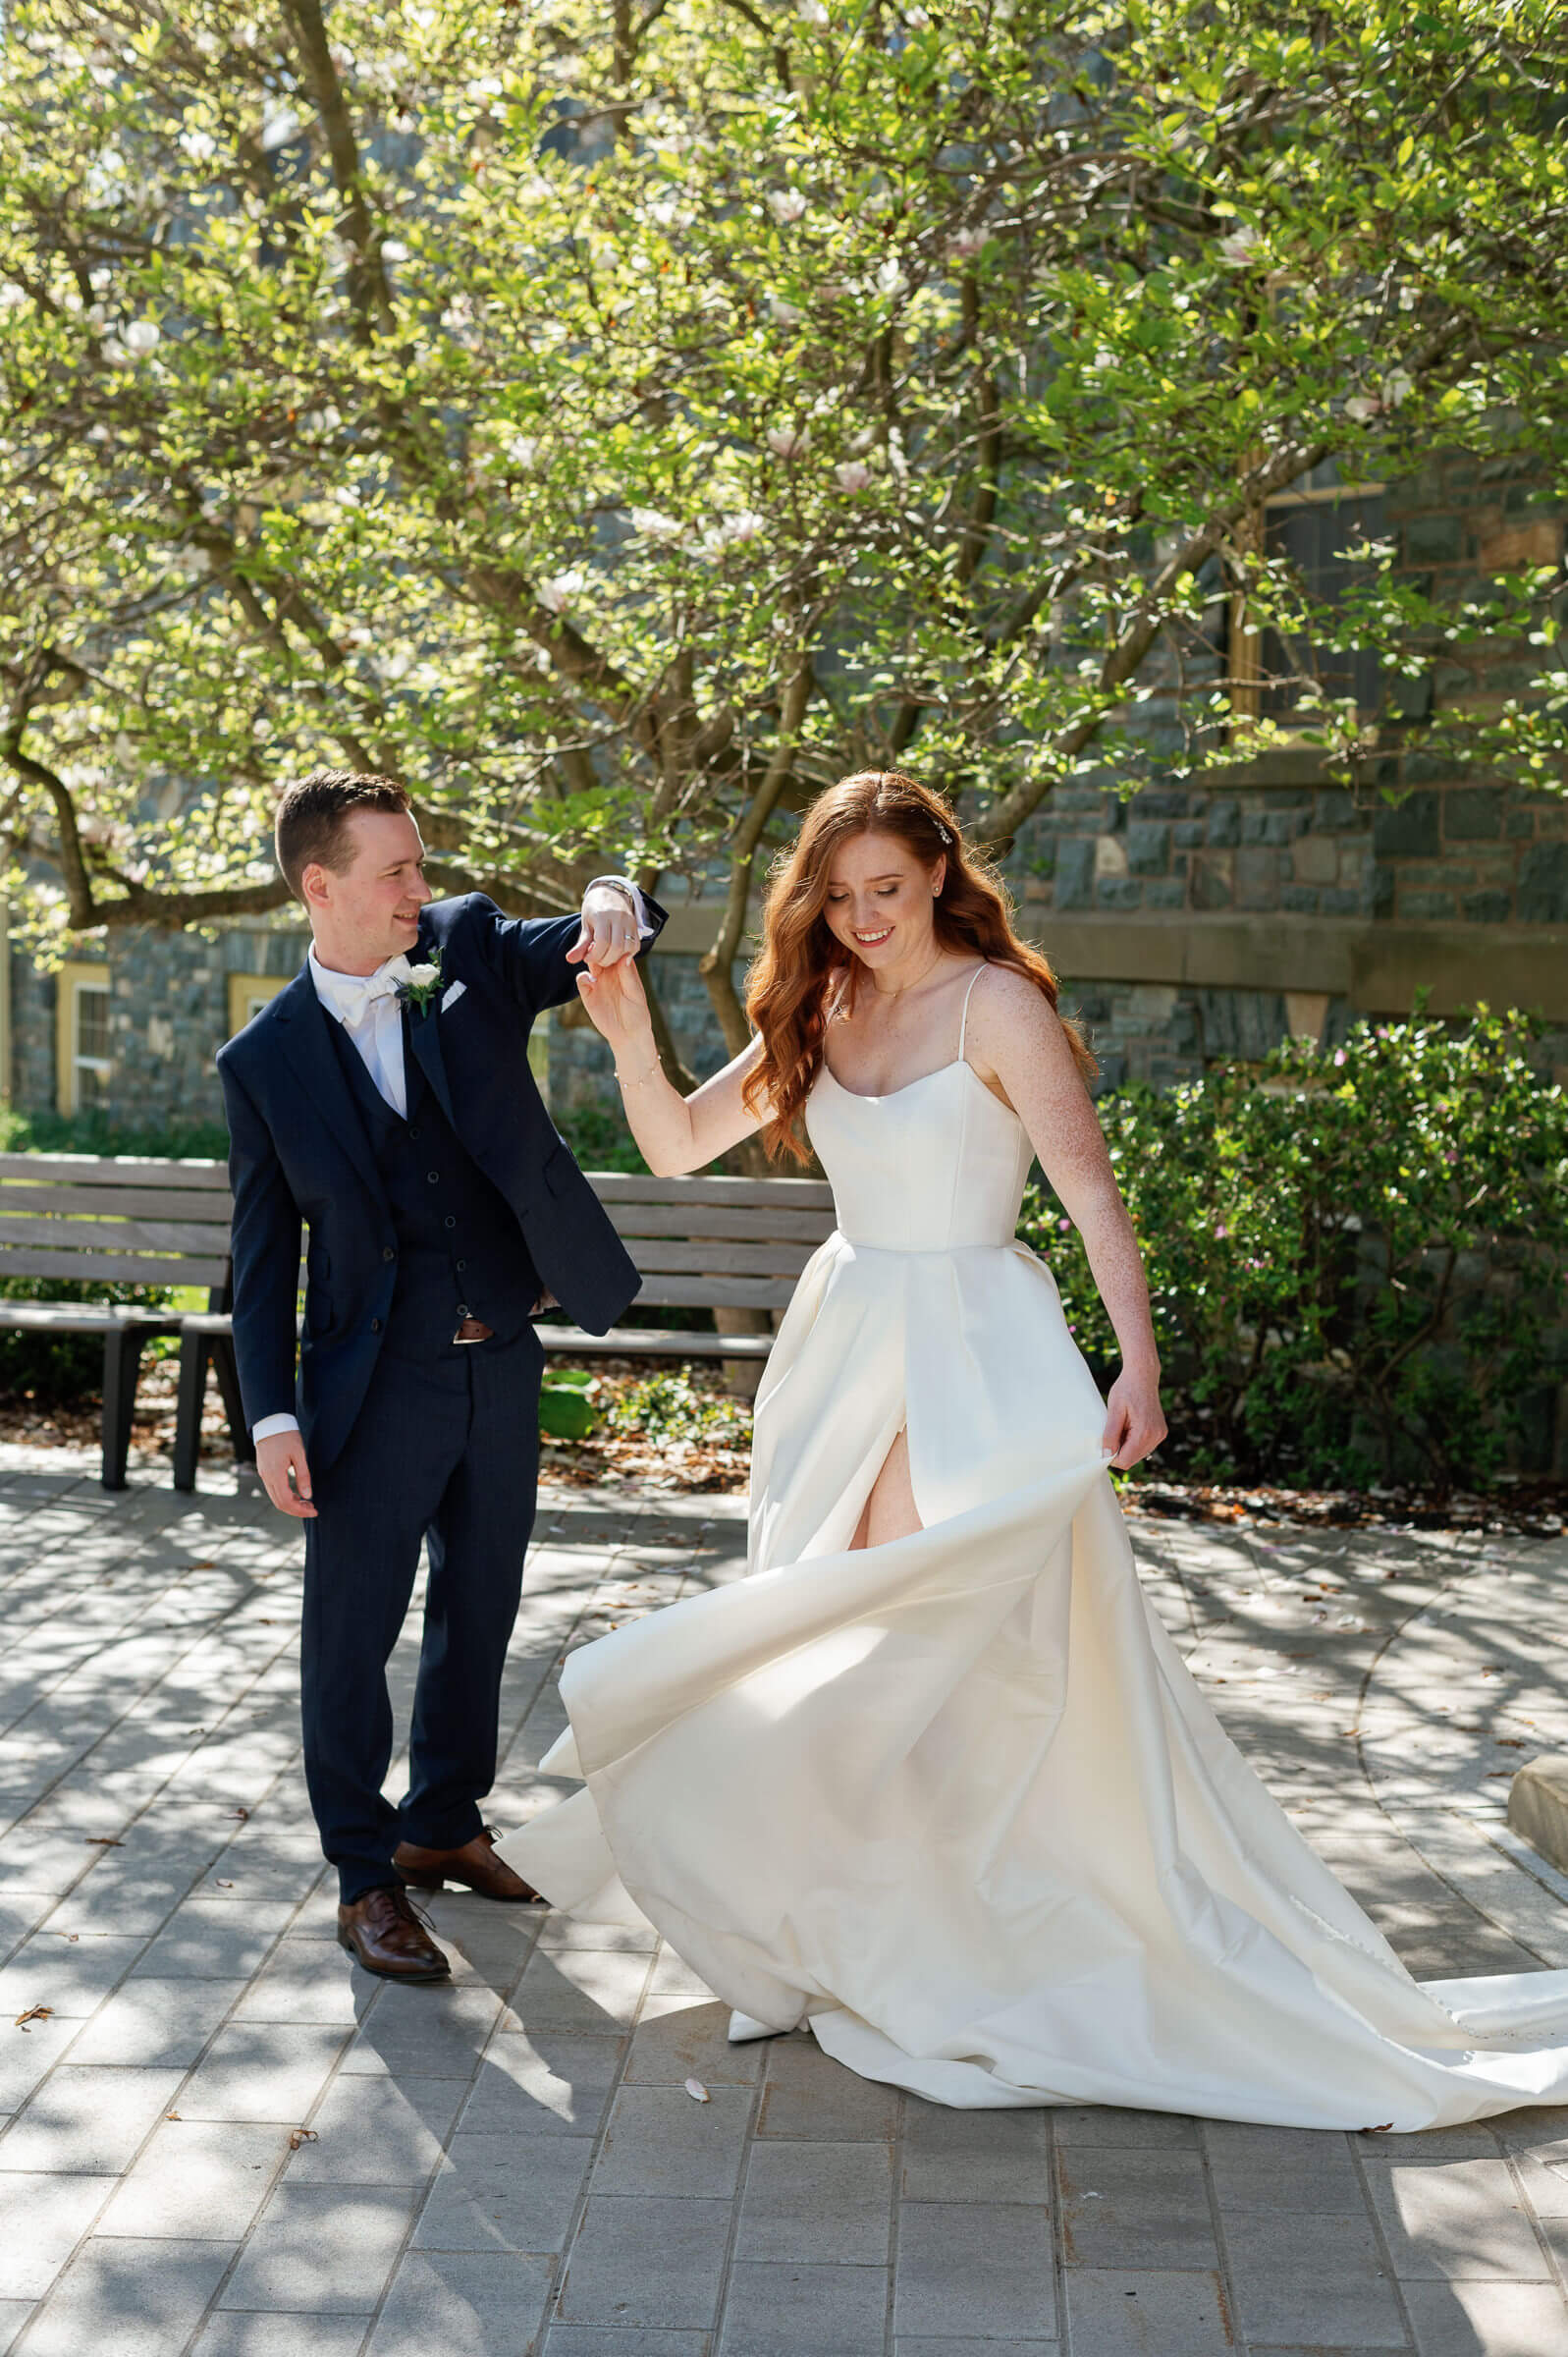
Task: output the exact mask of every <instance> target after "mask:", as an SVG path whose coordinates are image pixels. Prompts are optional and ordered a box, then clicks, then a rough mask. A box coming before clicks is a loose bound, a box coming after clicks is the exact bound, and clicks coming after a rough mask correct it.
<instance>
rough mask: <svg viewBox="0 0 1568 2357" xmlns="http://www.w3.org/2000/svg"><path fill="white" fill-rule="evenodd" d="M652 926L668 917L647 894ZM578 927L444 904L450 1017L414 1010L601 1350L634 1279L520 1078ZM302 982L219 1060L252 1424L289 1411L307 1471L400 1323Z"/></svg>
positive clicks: (486, 906)
mask: <svg viewBox="0 0 1568 2357" xmlns="http://www.w3.org/2000/svg"><path fill="white" fill-rule="evenodd" d="M644 899H645V904H646V906H647V910H648V915H649V918H650V920H651V922H652V923H653V925H654V927H655V929H656V930H657V929H658V928H659V927H660V926H662V925H663V923H664V921H665V919H664V911H663V909H661V908H659V907H658V906H657V905H656V904H655V903H653V902H652V901H648V900H647V899H646V896H644ZM580 931H581V926H580V921H579V919H578V918H577V917H576V916H562V917H549V918H544V919H540V920H535V921H520V920H518V919H516V918H513V917H506V916H503V915H502V913H501V910H500V909H499V908H498V907H497V906H496V904H495V903H494V901H490V900H487V899H486V898H485V896H484V894H483V893H480V892H473V893H469V894H467V895H466V896H465V897H464V898H463V899H461V900H458V901H433V902H431V903H430V904H429V905H428V906H427V907H426V908H425V910H424V911H423V914H422V915H421V917H420V922H419V941H418V946H417V948H415V949H413V950H411V951H410V952H409V953H408V957H409V962H410V964H418V963H419V962H420V961H421V960H422V959H430V958H431V957H433V956H434V955H436V954H437V953H439V955H440V959H441V973H442V990H443V992H445V991H447V990H449V989H450V988H451V986H452V984H453V983H454V982H461V983H463V984H464V985H465V988H464V990H463V992H462V994H461V996H460V998H458V999H457V1000H456V1001H455V1002H454V1003H453V1005H452V1006H451V1007H449V1008H448V1009H447V1010H446V1011H445V1012H444V1013H437V1012H435V1011H434V1010H432V1011H431V1012H430V1013H429V1014H424V1015H421V1014H413V1015H412V1017H411V1020H410V1024H409V1037H410V1039H411V1042H412V1046H413V1052H414V1055H415V1056H416V1057H417V1059H418V1062H419V1066H420V1069H421V1070H422V1071H423V1073H424V1076H425V1079H426V1081H427V1082H428V1083H429V1086H430V1087H431V1089H432V1090H433V1091H434V1092H435V1095H436V1097H437V1098H438V1099H439V1101H440V1103H441V1106H442V1110H443V1111H444V1112H445V1114H446V1116H447V1119H448V1120H449V1121H450V1122H451V1123H452V1124H453V1127H454V1128H455V1129H456V1130H457V1132H458V1135H459V1137H460V1139H461V1141H462V1143H463V1145H464V1146H465V1147H466V1148H467V1150H468V1152H469V1153H470V1154H471V1155H472V1156H473V1159H474V1161H475V1162H476V1163H477V1164H478V1166H479V1168H480V1170H481V1171H483V1173H484V1175H485V1177H486V1178H489V1179H490V1180H491V1182H492V1184H493V1185H495V1186H496V1187H497V1188H498V1189H499V1191H500V1193H501V1194H502V1196H503V1197H504V1198H505V1200H506V1201H507V1203H508V1204H510V1206H511V1208H512V1210H513V1211H514V1213H515V1215H516V1219H517V1224H518V1226H519V1227H520V1228H521V1230H522V1234H523V1240H524V1241H525V1243H526V1244H527V1247H528V1250H529V1253H530V1254H531V1256H532V1259H533V1264H534V1267H535V1268H536V1269H537V1270H538V1272H539V1275H540V1277H541V1278H542V1280H543V1281H544V1283H545V1284H546V1285H547V1286H548V1287H549V1288H550V1290H551V1291H552V1292H553V1293H554V1294H555V1296H556V1298H557V1300H558V1301H559V1302H560V1303H561V1305H562V1307H563V1308H564V1309H565V1310H566V1311H567V1312H568V1315H569V1316H571V1317H573V1318H575V1319H576V1321H577V1323H578V1324H579V1325H580V1326H584V1327H586V1328H587V1329H588V1331H589V1333H591V1334H603V1333H604V1332H605V1331H606V1329H607V1328H608V1327H611V1326H613V1325H614V1324H615V1322H616V1320H617V1318H619V1317H620V1316H621V1315H622V1313H623V1312H624V1310H625V1308H626V1305H627V1303H628V1302H630V1301H631V1300H632V1299H633V1297H634V1296H635V1294H636V1292H637V1290H638V1288H639V1286H640V1283H641V1280H640V1279H639V1278H638V1276H637V1272H636V1270H635V1268H634V1267H633V1265H632V1263H631V1260H630V1258H629V1256H628V1255H627V1253H626V1251H625V1249H624V1247H623V1246H622V1242H621V1239H620V1237H619V1236H618V1235H617V1234H616V1232H615V1230H614V1228H613V1227H612V1226H611V1223H610V1221H609V1219H608V1218H607V1217H606V1215H605V1212H604V1210H603V1209H602V1207H601V1205H600V1203H599V1199H598V1197H597V1196H596V1195H595V1193H594V1191H593V1189H592V1187H591V1186H590V1185H589V1184H588V1181H587V1179H586V1178H584V1177H583V1175H582V1173H581V1171H580V1170H579V1169H578V1168H577V1165H576V1162H575V1161H574V1160H573V1158H572V1154H571V1151H570V1148H569V1147H568V1145H567V1144H566V1143H565V1141H564V1140H563V1139H562V1138H561V1137H560V1136H559V1135H558V1134H557V1132H556V1129H555V1126H554V1124H552V1122H551V1120H550V1116H549V1114H548V1113H547V1112H546V1111H545V1107H544V1102H543V1099H542V1098H541V1097H540V1095H539V1091H538V1089H537V1087H536V1086H535V1084H534V1079H533V1075H532V1073H531V1072H530V1071H529V1069H528V1064H527V1055H526V1042H527V1036H528V1030H529V1026H530V1024H531V1023H532V1020H533V1018H534V1016H535V1015H536V1014H539V1013H541V1011H542V1010H543V1009H545V1008H547V1007H559V1006H563V1005H564V1004H565V1003H566V1002H567V1001H568V1000H569V999H574V998H575V997H576V995H577V981H576V977H577V973H578V970H579V969H578V967H576V966H575V965H568V963H567V952H568V950H569V949H570V948H571V947H572V945H573V943H574V942H575V941H576V940H577V938H578V936H579V933H580ZM335 1020H336V1017H335V1016H333V1015H330V1014H327V1012H326V1010H325V1009H324V1008H323V1007H322V1005H321V1003H320V1001H319V999H318V998H317V996H316V990H315V985H314V983H313V982H312V980H311V978H310V969H309V967H308V966H306V967H305V968H304V969H303V971H301V972H300V973H299V974H298V975H297V977H296V979H295V980H294V981H293V982H291V983H290V985H289V987H288V989H287V990H283V991H280V992H279V994H278V996H277V997H276V998H275V999H273V1000H271V1001H270V1002H269V1003H268V1005H267V1006H265V1007H264V1008H262V1009H261V1011H260V1013H259V1014H256V1015H255V1016H253V1017H252V1019H251V1020H250V1021H249V1022H248V1023H247V1024H246V1025H245V1027H244V1029H243V1031H241V1032H239V1033H238V1034H237V1035H236V1036H235V1038H233V1039H231V1040H229V1041H228V1042H227V1044H226V1045H225V1046H224V1047H223V1048H222V1049H221V1050H220V1052H219V1056H218V1071H219V1075H220V1077H221V1079H222V1081H223V1094H224V1103H225V1106H226V1108H227V1111H228V1116H229V1140H230V1146H229V1176H230V1179H231V1182H232V1184H233V1188H234V1243H233V1250H234V1339H235V1352H236V1356H237V1357H238V1359H239V1362H240V1389H241V1393H242V1396H243V1400H244V1411H245V1416H246V1419H247V1421H248V1422H249V1423H251V1424H258V1423H259V1422H260V1421H261V1419H262V1417H263V1416H271V1415H282V1414H295V1415H297V1417H298V1419H299V1425H300V1431H301V1434H302V1436H303V1440H304V1445H305V1449H306V1451H307V1453H308V1454H309V1456H310V1461H311V1466H312V1469H313V1470H314V1471H315V1472H317V1473H320V1472H322V1471H324V1470H325V1469H326V1467H327V1466H328V1465H329V1464H330V1463H331V1462H332V1461H333V1459H334V1458H335V1457H336V1456H337V1454H338V1452H339V1451H340V1450H341V1448H342V1447H343V1444H344V1442H345V1440H346V1439H347V1438H348V1435H349V1432H350V1429H351V1426H352V1424H353V1420H354V1418H355V1416H356V1415H357V1414H358V1412H359V1408H360V1404H361V1402H362V1401H363V1399H364V1396H365V1392H366V1389H367V1387H368V1385H369V1382H370V1377H371V1373H372V1371H373V1369H374V1367H375V1363H376V1359H377V1356H378V1354H379V1352H380V1349H381V1339H382V1336H383V1335H384V1333H385V1332H386V1325H387V1317H388V1313H389V1311H390V1310H391V1307H392V1290H393V1284H394V1281H395V1279H396V1276H397V1262H396V1259H395V1258H394V1257H393V1256H392V1254H393V1247H394V1244H395V1240H396V1239H395V1237H394V1235H393V1230H392V1216H391V1211H390V1208H389V1206H388V1203H387V1198H386V1193H385V1190H384V1188H383V1186H382V1184H381V1178H380V1173H379V1170H378V1168H377V1165H376V1158H375V1155H374V1153H373V1151H372V1149H371V1144H370V1139H369V1136H368V1134H367V1132H366V1129H365V1126H364V1124H363V1122H362V1121H361V1119H360V1116H359V1109H358V1107H357V1105H356V1104H355V1103H354V1099H353V1093H352V1091H351V1088H350V1087H349V1084H348V1082H347V1080H346V1079H345V1077H344V1074H343V1070H342V1068H341V1066H340V1064H339V1061H338V1058H337V1057H336V1055H335V1054H334V1053H333V1045H332V1038H331V1034H330V1033H329V1032H328V1031H327V1029H326V1025H327V1023H329V1022H332V1021H335ZM301 1222H302V1223H303V1224H304V1225H305V1226H306V1227H308V1229H309V1232H310V1245H309V1253H308V1257H307V1261H306V1290H305V1331H304V1336H303V1339H302V1341H299V1342H298V1344H297V1324H296V1301H297V1289H298V1278H299V1240H300V1225H301ZM296 1354H297V1356H298V1378H297V1385H296V1373H295V1361H296Z"/></svg>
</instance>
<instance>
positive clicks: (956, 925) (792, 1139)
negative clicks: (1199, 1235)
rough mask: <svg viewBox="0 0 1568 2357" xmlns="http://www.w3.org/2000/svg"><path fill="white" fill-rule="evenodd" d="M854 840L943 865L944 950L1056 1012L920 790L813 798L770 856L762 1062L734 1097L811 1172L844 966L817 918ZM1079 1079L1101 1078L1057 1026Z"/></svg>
mask: <svg viewBox="0 0 1568 2357" xmlns="http://www.w3.org/2000/svg"><path fill="white" fill-rule="evenodd" d="M857 835H891V836H893V837H895V838H896V839H897V841H898V842H899V843H901V844H903V845H904V847H905V848H906V850H910V851H912V852H913V853H914V855H915V857H916V858H917V859H918V860H919V861H920V862H921V864H922V865H923V866H925V867H926V868H928V869H929V868H934V867H935V866H936V864H937V862H938V860H939V859H946V862H947V866H946V874H945V876H944V878H943V884H942V892H941V894H940V896H939V898H938V899H937V901H936V903H935V904H934V907H933V911H932V914H933V920H934V923H935V926H936V934H937V940H938V942H939V943H940V944H941V946H942V948H943V949H945V950H956V951H959V952H962V951H968V952H970V953H971V954H972V955H974V956H976V957H980V958H984V959H988V960H990V962H991V963H993V964H995V965H1006V966H1010V967H1011V968H1012V970H1013V972H1014V973H1018V974H1025V975H1027V976H1028V978H1029V980H1030V981H1031V982H1032V983H1033V984H1034V986H1035V988H1036V989H1037V990H1038V991H1039V992H1040V994H1041V996H1042V997H1043V998H1045V999H1046V1000H1048V1001H1049V1002H1050V1004H1051V1006H1052V1007H1053V1008H1054V1007H1055V1004H1056V977H1055V975H1054V973H1053V972H1052V970H1051V967H1050V965H1049V964H1048V963H1047V961H1046V959H1044V958H1042V957H1041V955H1040V953H1039V951H1038V950H1032V949H1030V947H1029V945H1028V943H1027V942H1023V941H1020V940H1019V938H1018V936H1017V934H1016V933H1015V932H1014V931H1013V926H1012V914H1011V910H1010V907H1009V905H1008V902H1007V897H1006V893H1005V891H1004V889H1003V887H1002V884H1001V881H1000V877H999V876H998V875H997V874H996V873H995V871H994V870H993V869H992V868H990V867H989V866H988V865H986V864H985V863H984V862H983V861H982V860H981V859H979V858H978V857H977V856H976V854H975V853H974V852H973V851H971V850H969V849H968V847H967V846H966V845H965V843H964V839H963V833H962V830H961V828H960V827H959V825H958V821H957V819H956V818H955V817H954V816H953V814H952V812H951V811H950V810H949V809H948V808H947V805H946V802H944V801H942V800H940V799H939V798H938V796H937V795H934V794H933V793H932V792H931V791H930V789H929V788H928V787H925V786H922V785H921V784H920V783H919V782H918V780H916V779H914V778H911V777H907V776H905V774H904V772H903V771H902V770H899V769H863V770H857V771H856V773H855V774H854V776H853V777H848V778H840V779H839V781H838V785H837V786H830V787H829V788H828V789H827V791H826V793H824V794H820V795H818V796H817V798H816V800H815V801H814V802H813V803H812V805H811V807H810V809H809V810H808V811H807V812H806V815H805V818H804V820H803V821H802V824H801V828H800V832H799V834H798V835H797V836H796V837H795V840H794V842H793V844H792V845H791V846H790V847H789V848H788V849H787V850H784V851H782V852H781V853H780V854H779V857H778V858H777V859H776V860H775V862H774V866H773V872H772V874H771V876H770V877H769V880H768V897H767V900H766V902H765V904H764V907H763V939H762V953H761V955H760V957H759V958H758V959H757V961H756V963H755V965H754V966H753V967H752V969H751V974H750V978H749V980H748V981H747V984H746V1014H747V1016H748V1017H749V1019H750V1022H751V1025H752V1028H753V1029H754V1030H755V1031H757V1032H758V1033H759V1034H760V1035H761V1039H762V1056H761V1058H760V1060H759V1062H758V1063H757V1065H756V1066H755V1068H754V1069H753V1070H752V1071H751V1072H749V1073H748V1074H747V1077H746V1084H745V1087H744V1090H743V1091H742V1095H743V1097H744V1100H745V1103H746V1105H747V1107H748V1108H749V1109H750V1111H751V1112H753V1113H760V1112H762V1110H763V1108H764V1105H765V1104H766V1106H767V1107H768V1109H769V1110H770V1112H771V1116H772V1118H771V1119H770V1120H768V1121H767V1122H765V1124H764V1126H763V1132H762V1135H763V1143H764V1144H765V1145H766V1147H767V1149H768V1152H769V1153H770V1154H771V1155H772V1156H773V1157H774V1158H775V1160H777V1159H779V1158H780V1157H781V1156H783V1155H784V1154H792V1155H793V1156H794V1158H795V1160H796V1161H797V1162H809V1161H810V1159H811V1155H810V1150H809V1148H808V1147H807V1145H806V1143H805V1141H804V1139H803V1137H802V1136H801V1131H800V1116H801V1112H802V1110H803V1108H804V1106H805V1102H806V1097H807V1095H808V1094H809V1092H810V1089H811V1084H812V1082H813V1081H814V1080H815V1079H816V1077H817V1073H818V1071H819V1069H821V1065H822V1054H823V1049H822V1042H823V1033H824V1031H825V1029H826V1027H827V1010H828V1002H829V995H830V994H829V984H830V982H831V981H832V980H833V978H834V977H835V975H837V974H838V973H841V972H842V971H843V969H844V967H845V964H846V962H847V960H846V958H845V953H844V947H843V944H842V943H841V942H840V941H838V939H837V938H836V937H835V935H834V934H833V932H832V931H831V930H830V929H829V925H828V920H827V917H826V916H825V914H824V913H823V912H824V909H825V907H826V905H827V900H828V871H829V869H830V868H831V867H832V865H833V859H834V854H835V852H836V851H837V850H838V848H839V846H840V845H841V844H844V843H847V842H849V841H850V839H851V838H852V837H854V836H857ZM1062 1028H1063V1030H1064V1031H1065V1032H1066V1034H1067V1038H1068V1042H1069V1044H1070V1045H1071V1048H1072V1053H1073V1057H1074V1060H1075V1062H1076V1063H1077V1066H1078V1069H1079V1070H1080V1071H1081V1072H1082V1073H1083V1076H1084V1078H1085V1079H1086V1080H1090V1079H1093V1077H1094V1075H1095V1074H1096V1072H1098V1070H1099V1069H1100V1068H1099V1066H1098V1065H1097V1064H1096V1062H1095V1059H1094V1057H1093V1056H1092V1055H1091V1053H1090V1051H1089V1045H1088V1042H1087V1041H1086V1040H1085V1038H1084V1036H1083V1032H1082V1029H1081V1028H1080V1026H1079V1025H1078V1024H1077V1023H1076V1022H1073V1021H1070V1020H1068V1019H1066V1018H1063V1022H1062Z"/></svg>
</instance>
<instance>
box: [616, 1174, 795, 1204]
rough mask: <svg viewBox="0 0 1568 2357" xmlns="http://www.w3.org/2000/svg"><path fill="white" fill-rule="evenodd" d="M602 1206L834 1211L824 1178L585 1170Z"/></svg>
mask: <svg viewBox="0 0 1568 2357" xmlns="http://www.w3.org/2000/svg"><path fill="white" fill-rule="evenodd" d="M583 1176H584V1177H585V1178H586V1179H587V1180H588V1183H589V1185H590V1186H591V1187H592V1188H593V1191H594V1193H595V1194H596V1195H597V1196H598V1197H599V1200H600V1202H601V1203H730V1204H734V1205H736V1206H753V1205H754V1206H756V1207H757V1208H758V1209H761V1210H766V1211H772V1210H776V1209H782V1210H787V1211H832V1209H833V1188H832V1187H831V1186H830V1185H829V1184H828V1183H827V1181H826V1179H823V1178H644V1177H643V1176H642V1175H641V1173H639V1172H631V1171H586V1172H584V1174H583Z"/></svg>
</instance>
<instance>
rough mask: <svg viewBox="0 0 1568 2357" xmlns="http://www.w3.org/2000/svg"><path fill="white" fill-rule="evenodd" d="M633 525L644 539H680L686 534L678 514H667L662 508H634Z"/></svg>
mask: <svg viewBox="0 0 1568 2357" xmlns="http://www.w3.org/2000/svg"><path fill="white" fill-rule="evenodd" d="M631 521H632V527H633V529H634V530H635V531H637V532H640V533H641V535H642V537H643V539H644V540H662V541H666V542H668V541H671V540H679V539H682V538H683V537H684V536H685V529H686V527H685V525H684V524H683V523H682V522H681V521H680V519H679V517H678V516H667V515H665V513H664V512H663V510H662V509H660V508H633V509H632V511H631Z"/></svg>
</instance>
